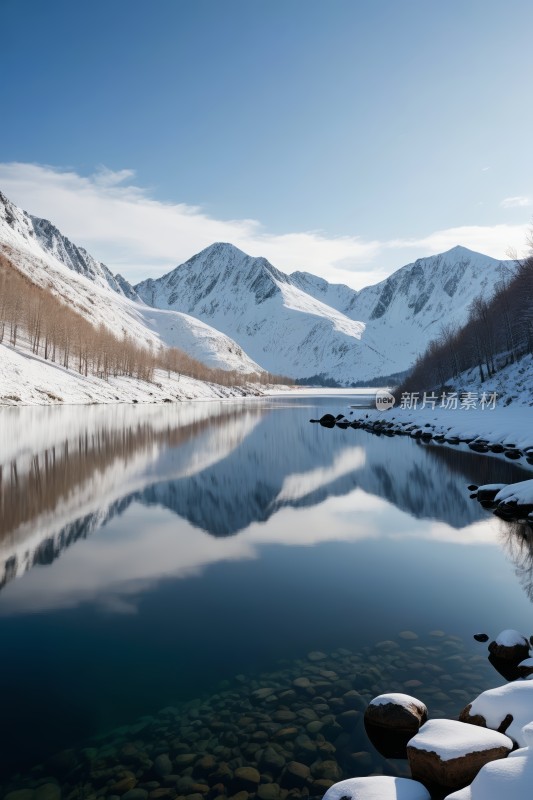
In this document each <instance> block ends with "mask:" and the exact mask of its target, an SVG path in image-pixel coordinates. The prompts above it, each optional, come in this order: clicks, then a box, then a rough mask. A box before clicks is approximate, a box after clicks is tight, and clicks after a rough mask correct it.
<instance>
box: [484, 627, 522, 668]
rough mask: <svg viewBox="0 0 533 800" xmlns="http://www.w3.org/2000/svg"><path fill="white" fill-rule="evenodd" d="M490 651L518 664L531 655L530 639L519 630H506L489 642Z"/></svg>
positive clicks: (498, 656)
mask: <svg viewBox="0 0 533 800" xmlns="http://www.w3.org/2000/svg"><path fill="white" fill-rule="evenodd" d="M489 653H491V654H492V655H494V656H496V657H497V658H501V659H504V660H505V661H514V662H516V663H517V664H518V663H520V661H523V660H524V658H527V657H528V656H529V641H528V640H527V639H526V637H525V636H523V635H522V634H521V633H519V632H518V631H513V630H511V629H509V630H505V631H502V632H501V633H499V634H498V636H497V637H496V639H495V640H494V641H493V642H491V643H490V644H489Z"/></svg>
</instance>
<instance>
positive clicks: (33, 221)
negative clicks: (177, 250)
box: [0, 194, 508, 385]
mask: <svg viewBox="0 0 533 800" xmlns="http://www.w3.org/2000/svg"><path fill="white" fill-rule="evenodd" d="M2 249H3V250H4V252H6V253H7V254H8V255H9V257H10V259H11V261H12V263H14V264H15V266H17V267H18V269H20V270H21V271H22V272H25V273H26V274H27V275H28V276H30V277H31V279H32V280H33V281H34V282H36V283H40V284H41V285H43V286H47V287H49V288H51V289H52V290H53V291H55V292H56V293H57V294H58V295H60V296H61V297H62V298H64V299H66V301H67V302H68V303H69V304H71V305H72V307H73V308H75V309H77V310H78V311H79V312H80V313H82V314H83V315H85V316H86V317H88V318H89V319H90V320H91V321H93V322H94V323H95V324H96V325H98V324H104V325H106V326H107V327H109V328H111V329H112V330H113V331H114V332H116V333H117V334H118V335H122V334H123V333H124V332H127V333H128V335H130V336H133V337H134V338H136V339H137V340H138V341H140V342H142V343H145V344H151V345H152V346H157V347H158V346H159V345H160V344H161V343H163V344H166V345H170V346H176V347H180V348H182V349H183V350H185V351H186V352H187V353H189V354H190V355H191V356H193V357H194V358H197V359H198V360H200V361H203V362H204V363H205V364H207V365H208V366H212V367H217V368H222V369H235V370H239V371H242V372H257V371H260V370H261V369H266V370H268V371H270V372H273V373H277V374H284V375H288V376H291V377H294V378H298V379H303V380H308V381H313V379H317V378H319V379H320V380H321V381H328V382H333V383H336V384H339V385H351V384H358V383H359V384H360V383H364V382H368V381H375V380H376V379H380V378H387V377H390V376H394V375H398V374H401V373H404V372H405V371H407V370H408V369H409V368H410V367H411V366H412V365H413V364H414V362H415V360H416V358H417V357H418V356H419V355H420V354H421V353H423V352H424V350H425V349H426V347H427V345H428V343H429V342H430V341H431V340H432V339H434V338H436V337H437V336H438V335H439V333H440V331H441V328H442V327H443V326H444V325H445V324H446V325H448V326H452V327H453V328H458V327H460V326H462V325H463V324H464V323H465V322H466V320H467V316H468V308H469V305H470V303H471V302H472V300H473V299H474V298H475V297H476V296H478V295H480V294H481V295H483V296H484V297H486V298H489V297H490V296H491V295H492V294H493V292H494V289H495V286H496V284H497V283H498V280H499V279H500V277H501V274H502V271H503V270H505V269H506V267H507V266H508V262H500V261H497V260H496V259H493V258H490V257H488V256H484V255H481V254H479V253H474V252H472V251H470V250H467V249H466V248H464V247H455V248H453V249H452V250H450V251H448V252H447V253H443V254H440V255H436V256H431V257H429V258H423V259H419V260H418V261H416V262H414V263H413V264H408V265H407V266H405V267H402V268H401V269H399V270H397V271H396V272H395V273H394V274H393V275H391V276H390V277H389V278H387V279H386V280H384V281H382V282H381V283H378V284H376V285H374V286H369V287H367V288H365V289H362V290H361V291H355V290H353V289H351V288H349V287H348V286H344V285H335V284H329V283H328V282H327V281H325V280H323V279H321V278H318V277H317V276H315V275H311V274H309V273H306V272H295V273H293V274H292V275H287V274H285V273H283V272H282V271H281V270H279V269H277V268H276V267H274V266H273V265H272V264H270V263H269V262H268V261H267V260H266V259H264V258H256V257H252V256H249V255H247V254H246V253H243V252H242V251H241V250H239V249H238V248H236V247H234V246H233V245H231V244H224V243H217V244H213V245H211V246H210V247H208V248H206V249H205V250H203V251H202V252H200V253H198V254H197V255H195V256H193V257H192V258H191V259H189V260H188V261H187V262H185V263H184V264H182V265H180V266H178V267H176V268H175V269H173V270H172V271H171V272H169V273H168V274H166V275H164V276H162V277H161V278H158V279H156V280H153V279H149V280H146V281H142V282H141V283H139V284H138V285H137V286H135V287H133V286H131V285H130V284H129V282H128V281H127V280H126V279H125V278H123V277H122V276H120V275H116V276H114V275H113V274H112V273H111V271H110V270H109V269H108V268H107V267H106V266H105V264H102V263H101V262H98V261H97V260H96V259H94V258H93V257H92V256H91V255H90V254H89V253H87V251H86V250H84V249H83V248H81V247H78V246H77V245H75V244H73V243H72V242H71V241H70V240H69V239H68V238H67V237H66V236H64V235H63V234H62V233H61V232H60V231H59V230H58V229H57V228H56V227H55V226H54V225H53V224H52V223H50V222H48V221H46V220H42V219H38V218H37V217H33V216H31V215H29V214H27V213H26V212H24V211H22V210H21V209H19V208H17V207H16V206H14V205H13V204H12V203H10V202H9V201H8V200H7V198H5V197H4V196H3V195H1V194H0V252H1V251H2Z"/></svg>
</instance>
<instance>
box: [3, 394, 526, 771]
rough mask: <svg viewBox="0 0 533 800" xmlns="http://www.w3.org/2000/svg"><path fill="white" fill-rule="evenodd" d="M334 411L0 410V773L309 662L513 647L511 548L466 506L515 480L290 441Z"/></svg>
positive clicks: (461, 460) (521, 573)
mask: <svg viewBox="0 0 533 800" xmlns="http://www.w3.org/2000/svg"><path fill="white" fill-rule="evenodd" d="M352 402H353V399H352V398H349V397H346V396H340V397H335V398H334V397H329V398H309V397H306V396H302V397H298V398H295V399H291V400H287V399H285V398H279V399H275V400H272V399H269V400H254V401H249V402H245V403H242V404H236V403H235V404H231V403H221V404H209V405H208V404H190V405H187V406H179V407H176V408H174V407H173V408H168V407H164V408H159V409H158V408H151V409H142V408H133V409H132V408H120V407H119V408H114V409H95V408H91V409H85V408H79V409H44V410H32V409H26V410H24V409H22V410H6V412H2V415H3V416H0V428H2V431H3V435H4V438H3V441H4V442H5V447H4V450H3V452H2V459H3V461H2V467H3V472H2V475H3V481H2V484H1V488H2V496H1V497H2V506H1V510H2V517H1V519H2V530H1V535H2V539H1V544H2V548H1V556H2V562H0V569H1V568H2V566H3V569H4V579H3V587H2V589H1V591H0V637H1V642H2V659H1V666H0V670H1V681H2V687H3V699H2V722H3V727H4V730H7V731H9V740H8V741H7V742H6V743H4V744H3V748H2V749H3V756H4V761H3V767H2V768H3V772H4V775H9V774H11V773H12V772H13V771H14V770H15V769H20V770H21V771H22V773H24V772H25V771H27V770H29V768H30V766H31V765H32V764H35V763H37V762H39V761H42V760H43V759H44V758H46V757H47V756H48V755H50V754H51V753H53V752H55V751H56V750H58V749H61V748H64V747H71V746H75V745H76V746H77V745H78V744H82V743H83V742H84V741H85V740H86V739H87V738H88V737H90V736H93V735H94V734H98V733H101V732H102V731H106V730H110V729H112V728H114V727H117V726H120V725H126V724H129V723H131V722H133V721H135V720H136V719H137V718H138V717H139V716H141V715H151V714H154V713H155V712H157V711H158V710H159V709H160V708H162V707H164V706H168V705H172V704H176V703H179V702H180V701H183V700H187V699H190V698H195V697H200V696H209V693H211V692H215V691H218V690H219V689H220V681H228V682H229V685H232V681H234V679H235V676H236V675H237V674H242V675H246V676H260V675H265V674H268V673H269V672H270V671H275V670H276V669H278V668H279V665H280V663H287V664H288V663H291V662H292V661H294V660H297V659H301V658H304V657H305V655H306V653H308V652H309V651H315V650H319V651H323V652H325V653H330V652H332V651H334V650H335V649H336V648H347V649H348V650H350V651H351V652H353V653H355V654H357V653H359V652H362V651H363V649H364V648H367V647H371V646H373V645H374V644H376V643H377V642H379V641H381V640H384V639H396V640H398V633H399V632H400V631H403V630H405V629H409V630H411V631H415V632H417V634H418V635H419V636H420V637H421V641H422V640H424V639H423V637H424V636H427V635H428V634H429V631H432V630H434V629H442V630H443V631H445V632H446V633H448V634H452V635H454V636H457V637H463V639H464V641H465V642H467V643H468V644H467V645H466V648H467V650H466V655H467V656H470V655H471V654H475V653H477V654H479V653H480V650H479V645H476V644H475V643H473V642H472V638H471V637H472V634H473V633H475V632H477V631H479V630H486V631H487V632H488V633H489V634H496V633H497V632H498V631H499V630H501V629H503V628H508V627H512V628H517V629H519V630H523V631H524V633H526V634H529V633H530V632H531V631H530V630H529V628H530V625H531V600H530V596H531V579H532V571H531V562H530V556H529V553H528V552H527V550H524V548H523V547H521V546H520V542H517V541H516V539H515V538H513V537H515V534H513V532H512V531H511V530H510V529H509V528H506V526H505V524H504V523H502V522H499V521H497V520H496V519H495V518H493V517H492V516H491V515H490V514H489V513H488V512H486V511H484V510H483V509H481V508H480V507H479V505H478V504H477V503H476V502H474V501H472V500H470V499H469V496H468V491H467V489H466V486H467V484H469V483H472V482H473V483H483V482H507V481H513V480H520V479H521V478H524V477H530V476H529V475H528V474H525V473H524V472H523V470H521V469H520V468H518V467H516V466H515V465H513V464H511V463H508V462H502V461H501V460H497V459H495V458H488V457H485V456H480V455H473V454H471V453H470V452H466V453H465V452H463V451H452V450H450V449H443V448H442V447H439V446H436V445H424V444H421V443H420V442H415V441H413V440H410V439H406V438H386V437H377V436H372V435H370V434H368V433H366V432H364V431H360V430H352V429H348V430H340V429H334V430H327V429H324V428H321V427H320V426H317V425H310V424H309V419H310V418H312V417H317V416H320V414H322V413H324V412H325V411H332V412H333V413H338V412H339V411H344V412H345V413H348V412H349V405H350V403H352ZM2 426H3V427H2ZM399 641H401V639H400V640H399ZM424 641H425V640H424ZM405 646H406V647H407V644H405ZM476 648H478V649H476ZM485 680H486V681H488V678H486V679H485ZM487 685H488V684H487ZM386 688H387V687H384V688H383V690H384V691H385V690H386ZM478 688H479V687H478ZM481 688H484V687H483V686H482V687H481Z"/></svg>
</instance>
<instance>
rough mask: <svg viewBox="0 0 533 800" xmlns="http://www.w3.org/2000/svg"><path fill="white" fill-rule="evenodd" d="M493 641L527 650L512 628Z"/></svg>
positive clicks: (521, 635)
mask: <svg viewBox="0 0 533 800" xmlns="http://www.w3.org/2000/svg"><path fill="white" fill-rule="evenodd" d="M528 483H529V481H528ZM531 483H533V481H531ZM494 641H495V642H496V644H499V645H501V646H502V647H515V646H516V645H518V646H524V645H525V646H526V647H527V649H528V650H529V642H528V640H527V637H526V636H524V635H523V634H522V633H519V632H518V631H514V630H513V629H512V628H508V629H506V630H504V631H500V633H499V634H498V635H497V637H496V639H495V640H494Z"/></svg>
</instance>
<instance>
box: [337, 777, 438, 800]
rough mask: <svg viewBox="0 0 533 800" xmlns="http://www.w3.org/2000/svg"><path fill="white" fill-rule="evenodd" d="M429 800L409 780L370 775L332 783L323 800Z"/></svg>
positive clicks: (417, 783) (429, 798)
mask: <svg viewBox="0 0 533 800" xmlns="http://www.w3.org/2000/svg"><path fill="white" fill-rule="evenodd" d="M345 797H347V798H348V800H431V797H430V794H429V792H428V791H427V789H426V788H425V786H422V784H421V783H419V782H418V781H412V780H410V779H409V778H392V777H389V776H386V775H371V776H370V777H368V778H349V779H348V780H346V781H339V783H334V784H333V786H331V787H330V788H329V789H328V790H327V792H326V794H325V795H324V797H323V800H342V798H345Z"/></svg>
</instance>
